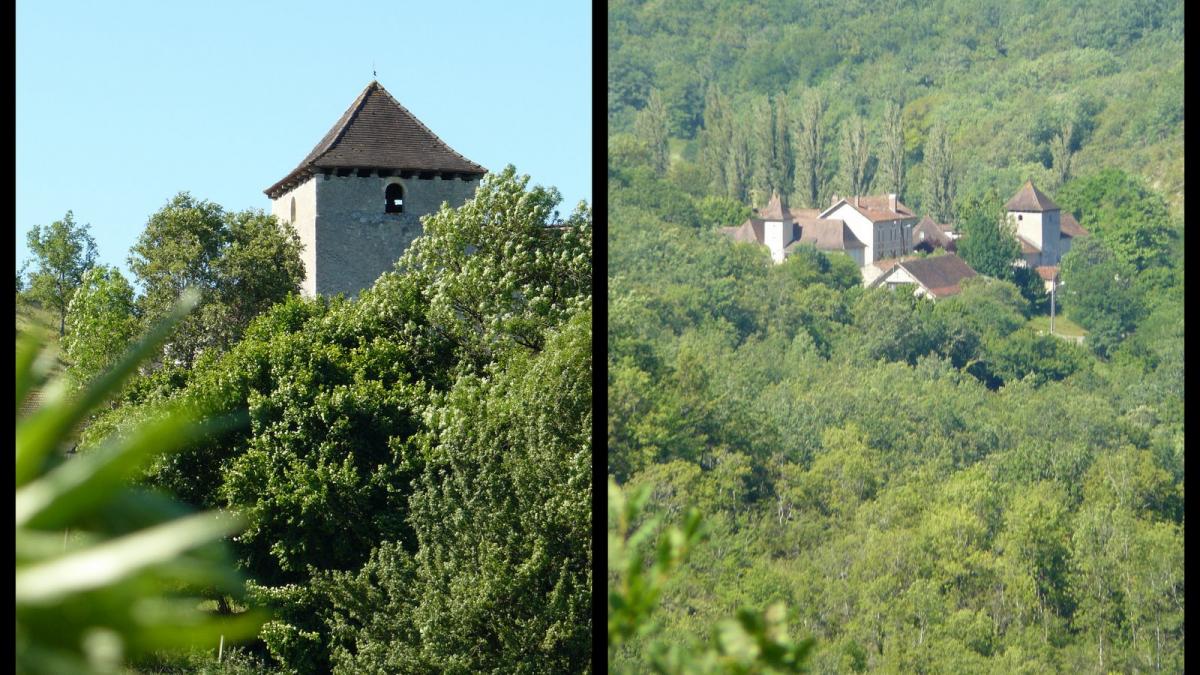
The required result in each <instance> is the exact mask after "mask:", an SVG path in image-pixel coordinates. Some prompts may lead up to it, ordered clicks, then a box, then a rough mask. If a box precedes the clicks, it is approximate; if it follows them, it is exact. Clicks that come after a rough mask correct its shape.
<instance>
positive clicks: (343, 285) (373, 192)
mask: <svg viewBox="0 0 1200 675" xmlns="http://www.w3.org/2000/svg"><path fill="white" fill-rule="evenodd" d="M485 173H487V169H485V168H483V167H482V166H480V165H478V164H476V163H475V162H472V161H470V160H469V159H467V158H466V157H463V156H462V155H460V154H458V153H457V152H455V151H454V150H453V149H451V148H450V146H448V145H447V144H446V143H445V142H443V141H442V139H440V138H438V137H437V136H436V135H435V134H434V133H433V132H432V131H430V130H429V128H428V127H426V126H425V125H424V124H422V123H421V122H420V121H419V120H418V119H417V118H416V117H414V116H413V114H412V113H410V112H409V111H408V110H406V109H405V108H404V106H402V105H400V103H399V102H397V101H396V99H394V98H392V95H391V94H389V93H388V92H387V90H385V89H384V88H383V85H381V84H379V83H378V82H375V81H372V82H371V83H370V84H368V85H367V87H366V89H364V90H363V91H362V93H361V94H359V95H358V98H357V99H355V101H354V103H353V104H351V106H350V108H349V109H347V110H346V112H345V114H343V115H342V117H341V119H339V120H338V121H337V123H336V124H334V125H333V128H332V129H330V130H329V132H328V133H327V134H325V137H324V138H322V139H321V140H320V142H319V143H317V145H316V147H315V148H313V150H312V152H310V153H308V156H307V157H305V158H304V160H303V161H301V162H300V165H299V166H297V167H296V168H295V169H293V170H292V171H291V173H289V174H288V175H286V176H284V177H283V179H281V180H280V181H279V182H277V183H275V184H274V185H272V186H271V187H269V188H267V189H266V190H265V192H266V195H267V196H268V197H270V198H271V213H272V214H274V215H275V216H276V217H277V218H278V219H279V220H280V221H282V222H289V223H291V224H292V225H293V226H294V227H295V228H296V231H297V233H298V234H299V236H300V241H301V242H302V243H303V244H304V252H303V254H302V260H303V261H304V269H305V275H306V276H305V279H304V282H303V283H302V284H301V291H302V292H303V293H304V294H305V295H306V296H310V297H311V296H313V295H332V294H336V293H346V294H348V295H353V294H355V293H357V292H358V291H360V290H362V289H364V288H366V287H368V286H370V285H371V284H373V283H374V282H375V280H376V279H377V278H378V277H379V275H380V274H382V273H383V272H386V271H388V270H390V269H392V267H393V266H394V265H395V262H396V260H398V259H399V258H400V256H401V255H402V254H403V253H404V251H405V249H407V248H408V245H409V244H410V243H411V242H412V240H413V239H415V238H416V237H417V236H418V235H420V234H421V229H422V227H421V221H420V218H421V216H423V215H426V214H429V213H433V212H435V211H437V210H438V209H439V208H440V207H441V204H442V202H449V204H450V205H451V206H461V205H462V204H463V203H464V202H466V201H467V200H468V199H470V198H471V197H472V196H474V194H475V189H476V188H477V187H478V186H479V180H480V179H481V178H482V177H483V175H484V174H485Z"/></svg>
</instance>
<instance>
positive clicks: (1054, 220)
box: [1004, 180, 1087, 293]
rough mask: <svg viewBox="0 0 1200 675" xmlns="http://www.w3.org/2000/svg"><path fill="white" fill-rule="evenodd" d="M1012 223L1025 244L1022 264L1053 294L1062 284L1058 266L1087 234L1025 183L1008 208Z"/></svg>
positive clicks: (1073, 219)
mask: <svg viewBox="0 0 1200 675" xmlns="http://www.w3.org/2000/svg"><path fill="white" fill-rule="evenodd" d="M1004 209H1005V211H1007V212H1008V220H1009V222H1010V223H1012V224H1013V226H1014V228H1015V229H1016V235H1017V241H1018V242H1019V243H1020V244H1021V261H1022V263H1023V264H1024V265H1026V266H1028V267H1031V268H1033V269H1034V270H1035V271H1036V272H1037V273H1038V276H1040V277H1041V278H1042V282H1043V283H1044V284H1045V286H1046V292H1047V293H1049V292H1050V291H1051V289H1052V288H1053V286H1054V285H1055V284H1057V283H1058V263H1059V261H1061V260H1062V257H1063V256H1064V255H1066V253H1067V251H1069V250H1071V240H1072V239H1075V238H1077V237H1082V236H1084V235H1086V234H1087V230H1084V229H1083V228H1082V227H1080V226H1079V223H1078V222H1077V221H1076V220H1075V217H1074V216H1072V215H1071V214H1070V213H1067V214H1063V213H1062V211H1061V209H1059V208H1058V205H1057V204H1055V203H1054V201H1053V200H1051V199H1050V198H1049V197H1047V196H1046V195H1045V194H1043V193H1042V191H1041V190H1038V189H1037V188H1036V187H1034V185H1033V181H1031V180H1029V181H1025V184H1024V185H1022V186H1021V189H1020V190H1018V191H1017V193H1016V194H1015V195H1013V197H1012V199H1010V200H1008V203H1007V204H1005V205H1004Z"/></svg>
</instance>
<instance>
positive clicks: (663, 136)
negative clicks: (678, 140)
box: [633, 89, 670, 176]
mask: <svg viewBox="0 0 1200 675" xmlns="http://www.w3.org/2000/svg"><path fill="white" fill-rule="evenodd" d="M633 126H634V133H635V135H636V136H637V138H638V140H639V141H641V142H642V144H644V145H645V146H646V147H647V148H648V149H649V150H650V166H651V168H653V169H654V171H655V172H656V173H657V174H658V175H660V176H662V175H664V174H666V172H667V165H668V163H669V161H670V155H669V150H668V146H667V138H668V132H669V130H670V121H669V120H668V119H667V108H666V106H665V105H664V104H663V100H662V94H661V93H659V91H658V90H657V89H651V90H650V98H649V99H648V100H647V101H646V107H645V108H642V109H641V110H639V111H638V113H637V118H636V119H635V121H634V125H633Z"/></svg>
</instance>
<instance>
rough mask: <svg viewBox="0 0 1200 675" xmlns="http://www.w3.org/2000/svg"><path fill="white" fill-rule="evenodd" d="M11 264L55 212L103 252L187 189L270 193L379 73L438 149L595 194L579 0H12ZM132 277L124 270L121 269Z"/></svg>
mask: <svg viewBox="0 0 1200 675" xmlns="http://www.w3.org/2000/svg"><path fill="white" fill-rule="evenodd" d="M16 10H17V11H16V41H17V44H16V47H17V49H16V80H17V81H16V96H17V99H16V104H17V105H16V120H17V128H16V146H17V156H16V199H17V203H16V238H17V265H18V266H19V265H20V264H21V262H23V261H24V260H26V259H28V258H30V257H31V256H30V254H29V251H28V248H27V247H26V246H25V237H26V233H27V232H28V231H29V229H30V228H31V227H32V226H33V225H35V224H41V225H47V224H49V223H50V222H52V221H54V220H58V219H60V218H61V217H62V216H63V215H64V214H65V213H66V212H67V210H68V209H69V210H72V211H74V214H75V220H76V222H79V223H89V224H90V225H91V228H92V236H93V237H94V238H95V239H96V244H97V247H98V249H99V257H100V262H102V263H106V264H113V265H118V266H119V267H121V269H122V271H123V272H125V273H126V274H128V268H127V266H126V264H125V258H126V256H127V255H128V252H129V248H130V246H132V245H133V243H134V242H135V240H136V239H137V237H138V235H139V234H140V233H141V231H142V229H143V228H144V227H145V224H146V219H147V218H148V217H149V216H150V214H152V213H153V212H155V211H157V210H158V209H159V208H161V207H162V206H163V205H164V204H165V203H166V202H167V200H168V199H170V198H171V196H173V195H174V194H175V193H177V192H179V191H182V190H186V191H188V192H191V193H192V195H193V196H195V197H197V198H203V199H209V200H212V201H215V202H217V203H219V204H221V205H222V206H224V207H225V208H226V209H230V210H241V209H245V208H262V209H264V210H269V209H270V203H269V201H268V200H267V197H266V195H264V194H263V192H262V191H263V189H265V188H266V187H268V186H269V185H271V184H272V183H274V182H275V181H277V180H279V179H280V178H283V177H284V176H285V175H286V174H287V173H288V172H289V171H290V170H291V169H293V168H294V167H295V166H296V165H297V164H298V163H299V162H300V160H301V159H303V158H304V156H305V155H306V154H308V152H309V151H310V150H311V149H312V148H313V146H314V145H316V143H317V141H319V140H320V139H321V137H322V136H323V135H324V134H325V132H326V131H328V130H329V128H330V127H331V126H333V124H334V122H336V121H337V119H338V118H339V117H340V116H341V114H342V113H343V112H344V111H345V110H346V108H347V107H349V106H350V104H351V103H352V102H353V101H354V99H355V97H356V96H357V95H358V94H359V92H360V91H362V89H363V87H365V86H366V85H367V84H368V83H369V82H370V81H371V66H372V62H374V65H375V68H376V70H377V71H378V73H379V76H378V79H379V82H380V83H381V84H382V85H383V86H384V87H386V88H387V90H388V91H389V92H391V93H392V95H393V96H395V97H396V99H397V100H398V101H400V103H401V104H403V105H404V106H405V107H406V108H408V109H409V110H410V111H412V113H413V114H414V115H416V116H417V118H418V119H420V120H421V121H422V122H424V123H425V124H426V125H427V126H428V127H429V128H430V129H432V130H433V131H434V133H436V134H437V135H438V136H439V137H441V138H442V139H443V140H444V141H446V142H447V143H448V144H449V145H450V147H452V148H454V149H455V150H457V151H458V152H460V153H462V154H463V155H465V156H466V157H467V158H468V159H471V160H473V161H475V162H478V163H479V164H482V165H483V166H486V167H487V168H488V169H490V170H493V171H497V170H499V169H502V168H503V167H504V166H505V165H506V164H513V165H515V166H516V167H517V170H518V171H519V172H521V173H524V174H528V175H530V177H531V179H532V182H533V183H537V184H541V185H547V186H555V187H557V188H558V189H559V191H560V192H561V193H562V195H563V203H562V205H561V206H560V210H561V211H562V213H563V216H564V217H565V216H566V215H567V214H568V213H569V212H570V211H571V210H572V209H573V208H574V206H575V204H576V203H577V202H579V201H580V200H585V201H587V202H588V203H589V204H591V203H592V194H591V172H592V147H591V140H592V134H591V128H592V65H591V62H592V59H591V54H592V48H591V44H592V29H591V7H590V3H587V2H553V1H551V0H546V1H539V2H525V1H521V2H512V3H508V2H482V1H481V2H445V3H442V2H408V1H392V2H311V1H307V0H304V1H297V0H292V1H289V2H275V1H270V2H267V1H262V2H260V1H257V0H254V1H251V0H243V1H240V2H239V1H228V2H225V1H222V2H148V1H129V0H122V1H121V2H116V3H96V2H82V1H77V2H55V1H53V0H50V1H44V2H43V1H38V0H20V1H19V2H18V3H17V8H16ZM131 281H132V279H131Z"/></svg>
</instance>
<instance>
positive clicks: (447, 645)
mask: <svg viewBox="0 0 1200 675" xmlns="http://www.w3.org/2000/svg"><path fill="white" fill-rule="evenodd" d="M558 203H559V196H558V193H557V191H555V190H554V189H547V188H542V187H536V186H535V187H530V186H529V185H528V177H522V176H518V175H517V174H516V172H515V170H514V169H513V168H512V167H509V168H508V169H506V170H505V171H502V172H499V173H496V174H491V175H489V176H488V177H487V178H485V179H484V181H483V183H482V184H481V185H480V187H479V189H478V191H477V193H476V195H475V197H474V198H473V199H472V200H468V201H467V202H466V203H465V204H464V205H463V206H462V207H460V208H457V209H452V208H449V207H444V208H443V209H442V210H440V211H438V212H437V213H435V214H431V215H430V216H428V217H426V218H425V219H424V226H425V230H424V234H423V236H421V237H419V238H418V239H417V240H416V241H415V242H414V243H413V244H412V245H411V246H410V247H409V249H408V250H407V251H406V253H405V255H404V256H403V257H402V258H401V260H400V261H398V263H397V266H396V269H395V270H394V271H391V272H388V273H385V274H384V275H382V276H381V277H380V278H379V280H378V281H377V282H376V283H375V285H374V286H372V287H371V288H368V289H365V290H364V291H363V292H362V293H361V294H360V295H359V296H358V297H357V298H356V299H353V300H349V299H345V298H333V299H328V298H319V299H301V298H299V297H298V296H295V295H291V296H288V297H287V298H286V299H285V300H284V301H283V302H280V303H278V304H276V305H275V306H273V307H272V308H271V309H269V310H268V311H267V312H266V313H265V314H262V315H261V316H259V317H258V318H256V319H254V320H252V321H251V322H250V325H249V327H248V328H247V329H246V330H245V333H244V335H243V336H242V337H241V339H240V340H238V341H236V342H235V343H233V344H232V346H231V347H230V348H229V349H228V350H227V351H224V352H218V351H216V350H212V351H209V352H206V353H204V354H202V355H200V356H199V357H198V359H197V360H196V361H195V363H194V365H193V367H192V368H191V369H190V370H188V371H185V372H182V373H181V372H178V371H175V372H167V371H163V372H162V373H158V374H155V375H153V376H151V377H150V378H148V380H149V381H148V382H147V383H146V384H145V385H143V387H142V389H140V390H139V391H138V394H137V396H134V397H130V400H131V402H130V403H127V404H126V405H125V406H123V407H121V408H119V409H117V410H116V411H115V412H113V413H111V414H110V415H108V416H107V417H105V418H103V419H101V420H99V421H97V422H96V423H95V424H93V426H92V428H91V429H89V432H88V434H87V435H85V438H84V440H83V445H84V446H85V447H87V446H88V444H89V443H90V442H91V441H92V439H95V438H98V437H99V436H100V434H101V433H102V432H104V431H106V430H109V429H116V430H121V429H126V428H129V427H131V426H135V425H137V424H138V423H139V420H141V419H143V418H144V417H145V416H146V415H148V414H150V412H151V411H153V410H156V409H157V408H158V407H160V406H162V405H169V404H172V403H173V402H176V401H186V402H190V403H192V404H194V405H197V406H198V407H199V408H200V409H202V410H208V411H214V412H215V411H227V410H238V409H244V410H247V411H248V413H249V418H250V425H249V428H248V429H244V430H241V431H237V432H227V433H223V434H216V435H210V436H209V437H208V438H207V439H205V440H204V442H202V443H200V444H199V445H198V446H197V447H195V448H193V449H190V450H187V451H184V452H179V453H175V454H173V455H171V456H170V457H166V458H163V459H161V460H160V461H158V462H157V463H156V464H155V465H154V466H153V467H152V469H151V470H150V472H149V473H148V475H147V477H146V480H147V482H149V483H150V484H153V485H155V486H158V487H161V488H164V489H167V490H169V491H170V492H171V493H173V494H175V495H177V496H179V497H181V498H183V499H185V500H186V501H188V502H190V503H192V504H196V505H202V506H209V507H211V506H217V507H223V508H228V509H231V510H233V511H235V512H237V513H239V514H241V515H242V516H243V517H244V518H245V519H246V522H247V528H246V530H245V532H243V533H242V534H241V535H240V536H239V537H238V538H237V540H236V542H235V544H234V551H235V553H236V554H237V557H238V561H239V564H240V565H241V567H242V568H243V569H244V570H245V571H246V573H247V575H248V576H249V580H250V582H251V591H252V592H251V594H250V598H249V602H250V603H251V604H252V605H257V606H266V607H269V608H271V609H272V611H273V612H274V619H273V620H272V621H270V622H268V623H267V624H266V625H264V627H263V629H262V631H261V632H260V634H259V638H260V640H261V642H260V643H258V645H257V647H255V648H254V650H255V651H254V653H256V654H257V655H258V657H259V658H263V659H269V661H270V662H271V663H272V664H273V665H272V667H273V668H277V669H282V670H285V671H287V672H305V673H315V672H328V671H330V670H334V671H337V672H364V671H370V672H428V671H430V670H436V669H447V670H449V671H455V672H531V673H541V672H545V673H551V672H554V673H557V672H582V671H584V670H586V668H587V664H588V663H589V661H590V653H591V651H590V650H591V629H592V625H591V622H590V617H591V592H592V588H591V566H590V565H591V562H590V561H591V558H590V555H591V547H590V532H591V515H590V508H591V492H590V490H591V442H590V435H591V417H590V415H591V341H590V329H591V325H590V322H591V215H590V212H589V211H588V209H587V206H586V205H585V204H580V205H579V206H578V207H577V208H576V209H575V210H574V211H573V212H572V213H571V214H570V216H569V217H568V218H566V219H565V220H564V221H562V222H561V223H556V221H557V218H556V211H555V209H556V208H557V206H558ZM178 206H179V207H180V208H178V209H177V210H175V211H172V212H171V213H169V214H166V215H169V216H170V217H171V218H177V219H178V220H179V221H180V222H189V221H190V220H191V219H194V220H196V221H203V220H204V219H208V222H210V223H212V225H213V226H214V227H216V226H217V219H216V218H213V217H212V216H213V214H212V213H211V211H212V210H211V209H206V208H204V207H203V206H204V205H202V204H198V203H193V202H190V201H185V202H181V203H180V204H179V205H178ZM168 220H169V219H168ZM248 220H249V221H250V223H249V225H248V226H247V231H249V232H255V231H259V230H257V229H256V228H265V229H269V228H268V225H269V224H270V222H271V221H256V220H255V219H254V218H253V217H250V218H248ZM222 222H231V223H232V224H233V225H236V224H237V221H236V220H235V219H222ZM230 249H231V250H233V251H236V246H231V247H230ZM266 250H267V251H268V252H269V251H270V250H271V249H269V248H268V249H266ZM255 255H266V254H265V253H263V251H262V250H259V251H258V253H256V254H255ZM229 257H230V254H228V253H227V254H226V255H225V256H223V257H219V258H218V259H217V260H218V263H217V264H218V265H221V264H225V263H223V262H221V261H227V260H229ZM247 260H249V261H251V262H250V263H248V264H252V261H253V260H254V258H253V257H250V258H247ZM266 287H267V288H271V286H266ZM164 373H165V374H164Z"/></svg>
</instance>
